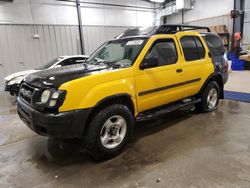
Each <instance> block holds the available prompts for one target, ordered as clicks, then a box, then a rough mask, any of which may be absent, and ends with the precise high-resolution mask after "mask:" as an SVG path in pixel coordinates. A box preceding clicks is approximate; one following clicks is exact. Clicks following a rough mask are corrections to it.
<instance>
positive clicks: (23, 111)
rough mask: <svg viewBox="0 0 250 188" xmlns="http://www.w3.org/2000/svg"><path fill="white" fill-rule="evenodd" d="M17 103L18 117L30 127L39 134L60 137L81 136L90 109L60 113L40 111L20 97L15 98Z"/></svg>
mask: <svg viewBox="0 0 250 188" xmlns="http://www.w3.org/2000/svg"><path fill="white" fill-rule="evenodd" d="M17 104H18V105H17V111H18V115H19V117H20V118H21V119H22V120H23V122H24V123H25V124H26V125H27V126H28V127H29V128H30V129H32V130H33V131H34V132H36V133H37V134H39V135H43V136H48V137H52V138H60V139H68V138H80V137H82V136H83V131H84V128H85V125H86V124H87V118H88V116H89V114H90V111H91V109H90V108H88V109H82V110H74V111H68V112H61V113H42V112H39V111H37V110H35V109H33V108H32V107H30V106H29V105H27V104H26V103H25V102H23V101H22V100H21V99H20V98H18V99H17Z"/></svg>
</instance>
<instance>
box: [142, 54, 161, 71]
mask: <svg viewBox="0 0 250 188" xmlns="http://www.w3.org/2000/svg"><path fill="white" fill-rule="evenodd" d="M158 65H159V61H158V59H157V57H148V58H145V59H143V61H142V63H141V65H140V69H141V70H143V69H148V68H153V67H157V66H158Z"/></svg>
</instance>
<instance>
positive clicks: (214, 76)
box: [197, 72, 224, 99]
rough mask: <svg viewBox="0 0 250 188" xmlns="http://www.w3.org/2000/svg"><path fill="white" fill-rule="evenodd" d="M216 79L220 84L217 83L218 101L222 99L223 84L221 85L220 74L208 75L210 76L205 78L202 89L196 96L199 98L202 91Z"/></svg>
mask: <svg viewBox="0 0 250 188" xmlns="http://www.w3.org/2000/svg"><path fill="white" fill-rule="evenodd" d="M217 77H219V78H220V79H221V80H220V83H218V86H219V88H218V89H219V92H220V93H219V94H220V99H224V83H223V76H222V74H221V73H219V72H217V73H212V74H210V76H209V77H208V78H207V80H206V81H205V82H204V84H203V86H202V88H201V89H200V91H199V93H198V94H197V96H201V94H202V92H203V91H204V89H205V88H206V86H207V84H208V83H209V82H211V81H217Z"/></svg>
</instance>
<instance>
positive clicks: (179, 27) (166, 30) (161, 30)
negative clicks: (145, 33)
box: [153, 24, 211, 34]
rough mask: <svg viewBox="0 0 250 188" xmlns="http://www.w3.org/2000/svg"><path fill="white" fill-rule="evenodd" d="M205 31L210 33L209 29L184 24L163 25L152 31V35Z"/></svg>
mask: <svg viewBox="0 0 250 188" xmlns="http://www.w3.org/2000/svg"><path fill="white" fill-rule="evenodd" d="M199 29H205V30H207V32H211V31H210V29H209V27H203V26H194V25H184V24H164V25H159V26H158V27H157V28H156V29H155V30H154V31H153V33H154V34H173V33H177V32H179V31H189V30H199Z"/></svg>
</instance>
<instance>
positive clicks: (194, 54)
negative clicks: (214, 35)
mask: <svg viewBox="0 0 250 188" xmlns="http://www.w3.org/2000/svg"><path fill="white" fill-rule="evenodd" d="M181 46H182V49H183V52H184V56H185V60H186V61H194V60H199V59H203V58H204V57H205V50H204V47H203V45H202V43H201V41H200V39H199V37H196V36H185V37H182V38H181Z"/></svg>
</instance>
